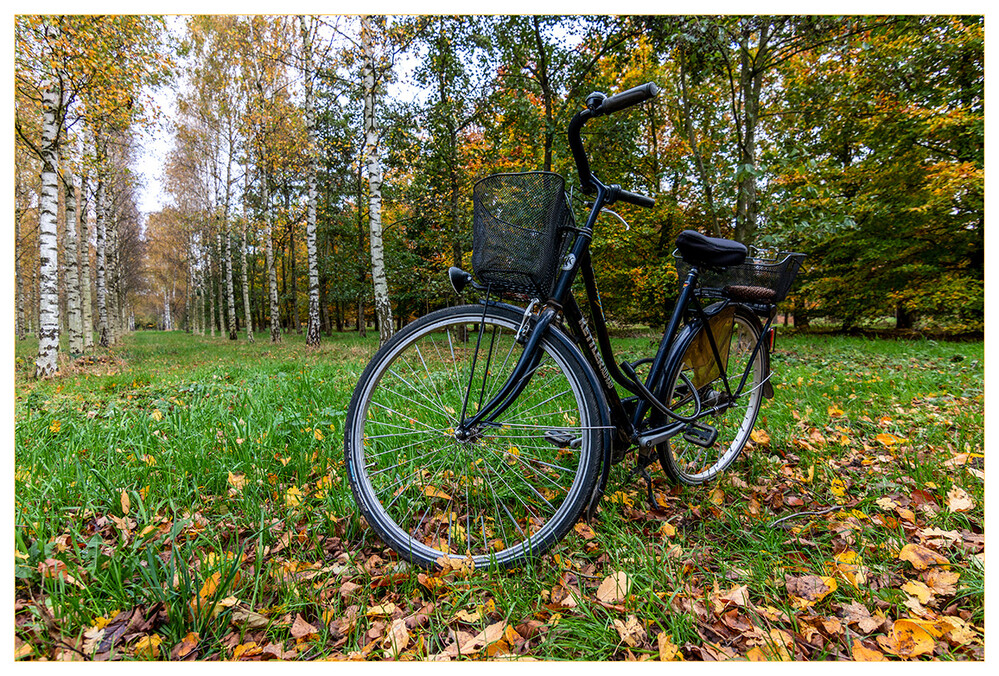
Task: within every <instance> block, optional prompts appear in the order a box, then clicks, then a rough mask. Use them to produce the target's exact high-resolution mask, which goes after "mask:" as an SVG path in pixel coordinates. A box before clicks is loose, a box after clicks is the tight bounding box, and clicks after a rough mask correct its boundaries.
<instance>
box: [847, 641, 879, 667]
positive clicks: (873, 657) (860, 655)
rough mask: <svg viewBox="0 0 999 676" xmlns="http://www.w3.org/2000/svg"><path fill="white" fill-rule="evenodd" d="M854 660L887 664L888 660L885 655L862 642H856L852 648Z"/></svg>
mask: <svg viewBox="0 0 999 676" xmlns="http://www.w3.org/2000/svg"><path fill="white" fill-rule="evenodd" d="M851 652H852V653H853V659H854V660H856V661H857V662H887V661H888V658H887V657H885V656H884V654H883V653H881V652H879V651H877V650H872V649H871V648H868V647H866V646H865V645H864V644H863V643H861V642H860V641H854V642H853V647H852V648H851Z"/></svg>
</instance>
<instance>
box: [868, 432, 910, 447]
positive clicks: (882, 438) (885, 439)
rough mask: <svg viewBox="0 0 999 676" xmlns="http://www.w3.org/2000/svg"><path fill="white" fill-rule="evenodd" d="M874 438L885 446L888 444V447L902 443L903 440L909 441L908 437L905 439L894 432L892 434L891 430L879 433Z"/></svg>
mask: <svg viewBox="0 0 999 676" xmlns="http://www.w3.org/2000/svg"><path fill="white" fill-rule="evenodd" d="M874 438H875V440H877V441H878V442H879V443H881V444H882V445H884V446H886V447H888V448H891V447H892V446H894V445H895V444H900V443H902V442H903V441H908V439H904V438H902V437H897V436H895V435H894V434H892V433H891V432H882V433H881V434H879V435H878V436H876V437H874Z"/></svg>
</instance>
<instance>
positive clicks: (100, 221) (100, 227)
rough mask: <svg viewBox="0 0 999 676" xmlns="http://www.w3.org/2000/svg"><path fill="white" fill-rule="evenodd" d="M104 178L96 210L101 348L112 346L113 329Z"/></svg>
mask: <svg viewBox="0 0 999 676" xmlns="http://www.w3.org/2000/svg"><path fill="white" fill-rule="evenodd" d="M105 191H106V188H105V187H104V178H103V177H100V178H98V179H97V193H96V196H95V198H94V202H95V204H94V210H95V212H96V215H97V341H98V343H99V344H100V346H101V347H109V346H110V345H111V335H110V333H111V327H110V326H109V322H108V287H107V216H106V214H105V211H106V209H105V207H106V204H105V201H106V200H105V199H104V193H105Z"/></svg>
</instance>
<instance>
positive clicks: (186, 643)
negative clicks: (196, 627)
mask: <svg viewBox="0 0 999 676" xmlns="http://www.w3.org/2000/svg"><path fill="white" fill-rule="evenodd" d="M199 639H200V636H198V632H196V631H190V632H188V633H187V636H185V637H184V638H182V639H181V641H180V643H178V644H177V645H175V646H174V647H173V650H171V651H170V659H172V660H182V659H184V658H185V657H187V656H188V655H190V654H191V652H192V651H193V650H194V649H195V648H197V647H198V640H199Z"/></svg>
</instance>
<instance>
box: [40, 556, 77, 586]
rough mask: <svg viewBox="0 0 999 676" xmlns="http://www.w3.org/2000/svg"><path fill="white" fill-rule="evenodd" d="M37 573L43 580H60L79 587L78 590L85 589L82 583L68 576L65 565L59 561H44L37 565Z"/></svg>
mask: <svg viewBox="0 0 999 676" xmlns="http://www.w3.org/2000/svg"><path fill="white" fill-rule="evenodd" d="M38 572H39V573H41V574H42V579H43V580H44V579H47V578H53V579H56V580H62V581H63V582H65V583H67V584H71V585H74V586H76V587H79V588H80V589H85V588H86V587H85V586H84V585H83V583H82V582H80V581H79V580H77V579H76V578H74V577H73V576H72V575H70V574H69V572H68V571H67V570H66V564H65V563H63V562H62V561H60V560H59V559H45V560H44V561H42V562H41V563H39V564H38Z"/></svg>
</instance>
